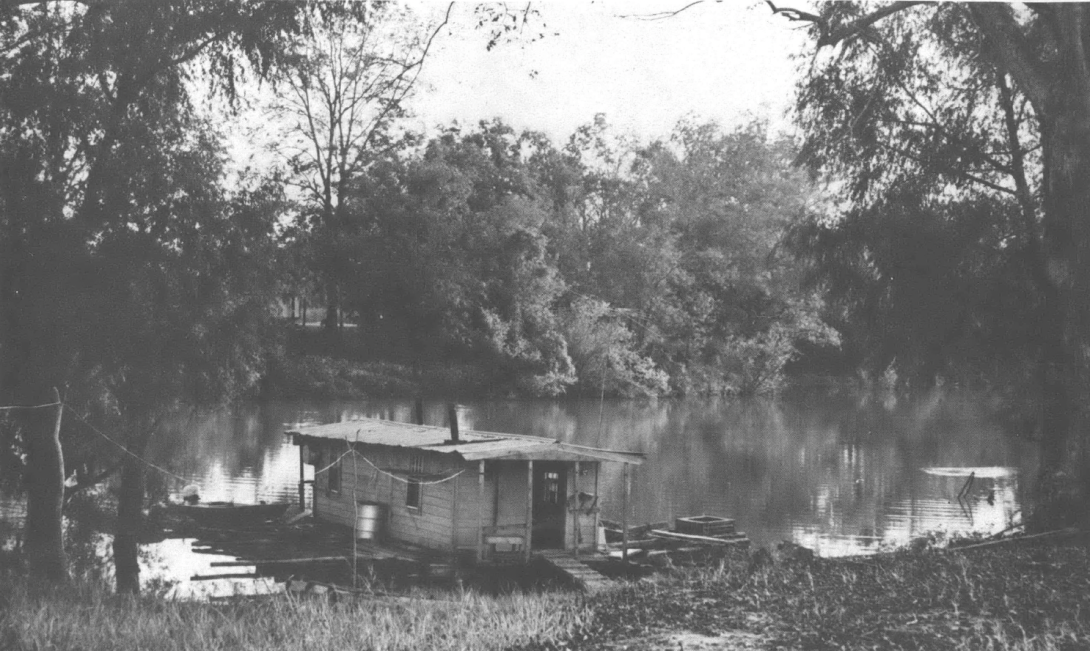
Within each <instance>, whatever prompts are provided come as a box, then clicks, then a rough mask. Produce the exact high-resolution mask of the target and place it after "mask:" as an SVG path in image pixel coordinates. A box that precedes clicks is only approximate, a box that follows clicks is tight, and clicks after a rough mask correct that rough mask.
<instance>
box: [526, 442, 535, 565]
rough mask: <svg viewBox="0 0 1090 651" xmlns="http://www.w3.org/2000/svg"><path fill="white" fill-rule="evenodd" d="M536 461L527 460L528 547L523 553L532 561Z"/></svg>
mask: <svg viewBox="0 0 1090 651" xmlns="http://www.w3.org/2000/svg"><path fill="white" fill-rule="evenodd" d="M533 521H534V462H533V461H527V462H526V548H525V549H524V550H523V555H524V556H525V560H526V562H527V563H529V562H530V543H531V536H532V535H533V524H534V522H533Z"/></svg>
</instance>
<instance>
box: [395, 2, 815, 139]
mask: <svg viewBox="0 0 1090 651" xmlns="http://www.w3.org/2000/svg"><path fill="white" fill-rule="evenodd" d="M687 4H689V0H680V1H663V0H659V1H657V2H650V1H647V0H644V1H638V2H632V1H629V2H592V1H591V0H572V1H558V0H553V1H549V2H534V3H533V4H532V6H533V7H534V8H535V9H537V10H538V11H539V12H540V16H539V18H538V19H537V21H536V22H535V23H534V24H535V25H537V26H541V25H542V24H543V25H544V27H542V29H541V30H540V31H542V32H544V34H545V36H544V38H542V39H539V40H536V41H531V39H530V38H529V37H528V35H527V36H526V37H524V38H523V39H521V40H516V41H514V42H508V43H504V44H502V45H500V46H498V47H496V48H495V49H493V50H492V51H486V49H485V43H486V42H487V39H488V34H487V32H485V31H483V30H478V29H476V28H475V26H476V17H475V16H474V12H473V8H474V4H473V3H458V4H456V5H455V6H454V9H453V11H452V15H451V22H450V25H449V27H448V28H446V29H444V30H442V31H441V32H440V33H439V35H438V36H437V38H436V40H435V42H434V45H433V49H432V52H431V55H430V56H429V59H428V60H427V62H426V63H425V67H424V70H423V72H422V74H421V77H420V80H419V81H420V82H421V86H420V88H419V90H418V93H417V96H416V98H415V99H414V101H413V102H412V107H413V109H414V111H415V113H416V115H417V118H416V119H417V122H418V125H419V127H420V128H432V127H435V126H436V125H440V124H444V125H445V124H449V123H450V122H451V121H453V120H458V121H459V122H460V123H461V124H462V125H465V126H472V125H475V124H476V123H477V121H479V120H481V119H490V118H493V117H500V118H502V119H503V120H504V121H506V122H507V123H509V124H510V125H511V126H513V127H515V128H516V129H520V130H521V129H534V130H538V131H543V132H545V133H546V134H548V135H549V136H550V137H551V138H552V139H553V141H554V142H555V143H556V144H558V145H559V144H563V142H564V141H565V140H566V139H567V137H568V136H569V135H570V134H571V133H572V132H573V131H574V130H575V128H576V127H578V126H579V125H581V124H585V123H587V122H590V121H591V120H592V119H593V118H594V115H595V114H596V113H605V114H606V116H607V119H608V120H609V122H610V123H611V124H613V125H615V126H616V127H618V128H619V129H620V130H621V131H624V132H630V133H632V134H633V135H636V136H638V137H639V138H640V139H641V140H647V139H650V138H655V137H659V136H665V135H666V134H668V133H669V131H670V130H671V129H672V127H673V125H674V124H676V123H677V121H678V120H679V119H680V118H682V117H684V116H686V115H688V114H692V115H695V116H696V117H697V118H698V119H713V120H716V121H718V122H720V123H721V124H722V125H723V126H724V127H727V128H730V127H732V126H734V125H737V124H740V123H743V122H745V121H748V120H749V119H751V118H753V117H763V118H767V119H769V120H771V121H772V122H773V123H774V124H777V123H779V124H784V118H783V116H784V112H785V110H787V109H788V107H789V106H790V103H791V93H792V88H793V85H794V82H795V79H796V77H797V74H798V73H797V72H796V63H795V62H794V61H793V60H792V59H791V54H793V53H797V52H800V51H805V48H806V46H807V43H806V39H805V35H804V33H803V32H802V30H801V29H799V28H798V26H797V24H792V23H790V22H789V21H787V20H786V19H784V18H783V17H782V16H774V15H772V12H771V11H770V10H769V9H768V6H767V5H765V4H764V3H763V2H757V1H754V0H727V1H725V2H715V1H713V0H706V1H705V2H701V3H699V4H696V5H694V6H692V7H689V8H688V9H686V10H684V11H682V12H681V13H679V14H677V15H675V16H673V17H671V18H668V19H663V20H645V19H640V18H638V17H634V16H641V15H642V16H647V15H650V14H655V13H658V12H664V11H676V10H678V9H681V8H683V7H685V6H686V5H687ZM804 4H806V3H804ZM410 5H411V6H412V7H413V8H414V9H415V10H416V11H417V13H418V14H419V15H420V16H421V18H422V19H425V20H430V21H433V24H437V23H438V22H439V20H440V19H441V16H442V15H443V13H444V12H445V10H446V7H447V3H445V2H437V1H436V0H414V1H413V2H411V3H410ZM508 6H509V7H512V8H521V7H525V3H523V2H514V3H509V4H508ZM624 16H630V17H624ZM811 47H812V46H811Z"/></svg>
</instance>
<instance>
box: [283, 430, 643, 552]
mask: <svg viewBox="0 0 1090 651" xmlns="http://www.w3.org/2000/svg"><path fill="white" fill-rule="evenodd" d="M450 422H451V425H450V427H435V426H427V425H417V424H412V423H400V422H392V421H384V420H372V419H367V420H358V421H349V422H341V423H333V424H328V425H314V426H305V427H298V428H295V429H292V430H290V431H289V432H288V434H289V435H290V436H291V437H292V440H293V442H294V443H295V444H296V445H298V446H299V473H300V474H299V482H300V483H299V494H300V501H301V502H302V501H304V499H305V498H304V495H305V491H304V485H305V484H306V483H307V482H308V481H310V480H306V479H305V478H304V477H305V474H306V473H305V466H306V465H307V464H310V465H313V466H314V473H313V474H314V479H313V480H312V481H313V491H312V500H311V503H310V504H309V505H306V506H309V508H310V509H311V510H312V511H313V513H314V516H315V517H316V518H317V519H319V520H324V521H327V522H333V523H339V524H342V525H346V526H348V527H353V528H354V529H355V531H356V535H357V537H359V538H373V539H375V540H376V541H378V542H389V543H401V544H406V545H411V546H417V547H422V548H426V549H429V550H433V551H437V552H444V553H445V552H449V553H450V554H451V556H452V557H453V558H456V559H458V560H460V561H463V562H464V561H473V562H477V563H481V564H490V563H508V562H529V561H530V560H531V558H532V556H533V555H536V554H539V553H554V554H555V553H572V554H575V555H578V554H580V553H581V552H592V551H595V550H596V549H597V548H598V543H599V534H598V532H599V503H598V475H599V469H600V466H601V464H602V463H610V462H612V463H620V464H623V465H624V475H625V482H624V484H625V497H624V499H625V501H626V502H627V498H628V495H627V493H628V491H627V486H628V481H627V479H628V472H629V467H630V466H635V465H639V464H640V463H642V462H643V460H644V455H642V454H640V453H636V452H625V451H619V450H603V449H598V448H591V447H585V446H580V445H573V444H571V443H564V442H561V441H556V440H551V439H546V438H541V437H533V436H520V435H512V434H497V433H491V432H478V431H472V430H465V431H459V428H458V423H457V419H456V418H451V419H450ZM300 506H304V505H303V504H301V505H300ZM626 506H627V505H622V509H621V511H622V513H623V512H624V511H626V510H627V508H625V507H626Z"/></svg>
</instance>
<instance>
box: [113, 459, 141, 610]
mask: <svg viewBox="0 0 1090 651" xmlns="http://www.w3.org/2000/svg"><path fill="white" fill-rule="evenodd" d="M143 520H144V466H143V465H142V464H141V463H140V461H138V460H136V459H134V458H131V457H130V458H128V459H126V460H125V462H124V464H123V465H122V467H121V489H120V494H119V495H118V500H117V529H116V531H115V533H114V573H115V578H116V581H117V592H118V594H138V593H139V592H140V564H139V562H138V552H139V540H140V531H141V528H142V526H143Z"/></svg>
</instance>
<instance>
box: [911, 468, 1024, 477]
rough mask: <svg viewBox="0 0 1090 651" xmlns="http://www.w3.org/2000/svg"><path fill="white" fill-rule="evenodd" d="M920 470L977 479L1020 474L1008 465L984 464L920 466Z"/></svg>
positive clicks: (940, 474)
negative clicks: (949, 466) (959, 466)
mask: <svg viewBox="0 0 1090 651" xmlns="http://www.w3.org/2000/svg"><path fill="white" fill-rule="evenodd" d="M920 470H922V471H924V472H926V473H927V474H929V475H936V476H939V477H968V476H969V475H976V478H977V479H998V478H1000V477H1011V476H1013V475H1016V474H1018V469H1017V468H1010V467H1007V466H982V467H979V468H974V467H965V468H941V467H940V468H920Z"/></svg>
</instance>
